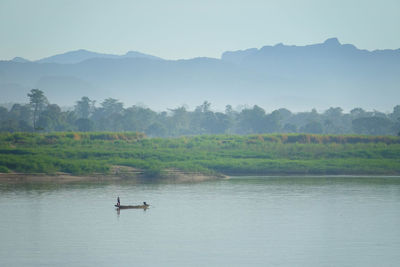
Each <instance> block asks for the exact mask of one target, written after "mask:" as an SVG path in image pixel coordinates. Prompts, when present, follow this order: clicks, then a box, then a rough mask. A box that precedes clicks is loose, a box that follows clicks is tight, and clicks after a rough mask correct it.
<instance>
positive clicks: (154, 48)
mask: <svg viewBox="0 0 400 267" xmlns="http://www.w3.org/2000/svg"><path fill="white" fill-rule="evenodd" d="M399 14H400V1H399V0H380V1H378V0H364V1H361V0H330V1H327V0H298V1H296V0H292V1H288V0H247V1H244V0H243V1H235V0H201V1H200V0H199V1H190V0H158V1H156V0H124V1H122V0H121V1H118V0H114V1H110V0H76V1H72V0H70V1H67V0H0V59H11V58H13V57H15V56H21V57H25V58H27V59H30V60H35V59H39V58H42V57H46V56H50V55H54V54H57V53H63V52H66V51H70V50H76V49H87V50H91V51H96V52H102V53H113V54H124V53H126V52H127V51H129V50H135V51H140V52H144V53H149V54H153V55H156V56H160V57H163V58H167V59H176V58H191V57H196V56H208V57H219V56H220V54H221V53H222V52H224V51H226V50H238V49H246V48H250V47H262V46H264V45H274V44H276V43H279V42H283V43H285V44H295V45H305V44H311V43H321V42H323V41H324V40H325V39H327V38H329V37H338V38H339V40H340V41H341V42H342V43H352V44H354V45H356V46H357V47H358V48H363V49H368V50H374V49H385V48H391V49H395V48H400V30H399V25H400V15H399Z"/></svg>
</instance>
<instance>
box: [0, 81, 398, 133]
mask: <svg viewBox="0 0 400 267" xmlns="http://www.w3.org/2000/svg"><path fill="white" fill-rule="evenodd" d="M27 96H28V99H29V103H26V104H14V105H13V106H12V107H11V108H10V109H7V108H6V107H0V131H1V132H53V131H80V132H88V131H111V132H122V131H135V132H143V133H145V134H146V135H147V136H152V137H169V136H172V137H173V136H183V135H200V134H259V133H312V134H366V135H399V134H400V105H397V106H395V107H394V108H393V112H392V113H389V114H387V113H383V112H379V111H366V110H364V109H362V108H354V109H352V110H351V111H350V112H349V113H344V112H343V110H342V109H341V108H340V107H331V108H329V109H328V110H326V111H324V112H322V113H318V112H317V111H316V110H315V109H313V110H311V111H309V112H298V113H293V112H291V111H290V110H288V109H285V108H281V109H277V110H274V111H273V112H271V113H266V112H265V110H264V109H263V108H261V107H259V106H257V105H254V106H253V107H245V108H242V109H240V110H235V109H233V108H232V106H231V105H227V106H226V108H225V111H224V112H217V111H213V110H212V109H211V103H209V102H208V101H204V102H203V103H202V104H201V105H199V106H197V107H196V108H195V109H194V110H193V111H190V110H188V109H187V108H186V107H185V106H180V107H177V108H174V109H169V110H167V111H162V112H156V111H153V110H151V109H150V108H147V107H143V106H139V105H133V106H131V107H128V108H125V107H124V104H123V103H122V102H120V101H119V100H117V99H114V98H107V99H105V100H104V101H103V102H101V103H100V104H99V105H96V101H94V100H92V99H90V98H88V97H86V96H85V97H82V98H81V99H80V100H78V101H77V102H76V104H75V106H74V109H73V110H68V111H63V110H62V109H61V108H60V107H59V106H58V105H57V104H53V103H50V102H49V101H48V100H47V97H46V96H45V95H44V93H43V91H41V90H39V89H32V90H31V91H30V93H29V94H28V95H27Z"/></svg>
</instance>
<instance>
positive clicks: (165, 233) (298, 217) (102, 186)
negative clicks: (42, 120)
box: [0, 177, 400, 267]
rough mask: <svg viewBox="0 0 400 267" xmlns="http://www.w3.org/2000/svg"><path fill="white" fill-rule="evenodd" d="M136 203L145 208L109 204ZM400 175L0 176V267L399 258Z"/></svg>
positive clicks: (382, 261) (394, 262)
mask: <svg viewBox="0 0 400 267" xmlns="http://www.w3.org/2000/svg"><path fill="white" fill-rule="evenodd" d="M117 196H119V197H120V198H121V204H126V205H129V204H140V203H141V202H143V201H146V202H147V203H149V204H150V205H151V206H150V208H149V209H147V210H121V211H120V212H118V211H117V210H116V209H115V208H114V207H113V205H114V204H115V202H116V198H117ZM399 252H400V178H399V177H235V178H231V179H226V180H216V181H208V182H202V183H187V184H160V183H158V184H157V183H144V184H136V183H133V182H129V181H117V182H115V181H114V182H90V183H89V182H79V183H67V184H60V183H15V184H12V183H0V266H13V267H15V266H307V267H310V266H352V267H354V266H364V267H365V266H398V264H399V263H400V253H399Z"/></svg>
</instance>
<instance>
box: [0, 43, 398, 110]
mask: <svg viewBox="0 0 400 267" xmlns="http://www.w3.org/2000/svg"><path fill="white" fill-rule="evenodd" d="M42 63H46V64H42ZM399 86H400V49H396V50H389V49H387V50H374V51H368V50H361V49H358V48H356V47H355V46H354V45H351V44H341V43H340V42H339V40H338V39H337V38H330V39H328V40H326V41H325V42H323V43H319V44H312V45H306V46H294V45H290V46H289V45H284V44H277V45H274V46H264V47H262V48H259V49H257V48H250V49H246V50H239V51H227V52H224V53H223V54H222V56H221V58H220V59H217V58H193V59H185V60H164V59H161V58H158V57H155V56H152V55H147V54H142V53H140V52H133V51H131V52H128V53H126V54H125V55H111V54H101V53H96V52H90V51H87V50H77V51H71V52H67V53H64V54H59V55H55V56H51V57H47V58H44V59H41V60H38V61H33V62H29V61H26V60H23V59H21V58H16V59H14V60H12V61H0V93H1V97H2V99H4V100H3V101H4V102H11V101H19V102H21V101H23V100H26V93H27V92H28V91H29V90H30V89H31V88H40V89H42V90H43V91H44V92H45V94H46V95H47V96H48V98H49V100H50V101H53V102H55V103H58V104H60V105H71V104H73V103H74V102H75V101H77V100H78V99H79V98H80V97H82V96H89V97H90V98H91V99H96V100H98V101H101V100H102V99H104V98H106V97H113V98H117V99H120V100H121V101H122V102H124V103H126V104H127V105H132V104H135V103H138V102H141V103H145V104H148V105H149V106H151V107H152V108H155V109H165V108H167V107H168V108H170V107H171V106H177V105H181V104H187V105H189V106H191V107H194V106H196V105H198V104H200V103H201V102H202V101H203V100H208V101H209V102H211V103H212V104H213V106H214V107H216V108H218V109H224V106H225V105H226V104H231V105H233V106H236V105H246V104H247V105H254V104H257V105H260V106H262V107H264V108H265V109H266V110H271V109H274V108H280V107H287V108H289V109H291V110H304V109H307V108H308V109H309V108H310V107H311V106H312V107H315V108H318V109H324V108H328V107H330V106H341V107H343V108H346V107H349V108H352V107H355V106H360V107H364V108H372V109H379V110H390V109H391V108H392V107H393V106H395V105H397V104H399V103H398V99H400V88H399Z"/></svg>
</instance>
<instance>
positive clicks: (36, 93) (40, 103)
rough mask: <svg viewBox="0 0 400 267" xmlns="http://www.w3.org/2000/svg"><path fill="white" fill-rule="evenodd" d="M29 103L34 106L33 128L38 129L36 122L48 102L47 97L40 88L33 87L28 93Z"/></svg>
mask: <svg viewBox="0 0 400 267" xmlns="http://www.w3.org/2000/svg"><path fill="white" fill-rule="evenodd" d="M28 97H29V103H30V104H31V106H32V107H33V129H35V130H36V129H37V127H36V123H37V119H38V117H39V114H40V112H42V111H43V109H44V108H45V107H46V105H47V104H48V100H47V98H46V97H45V96H44V93H43V91H41V90H39V89H32V90H31V92H30V93H28Z"/></svg>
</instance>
